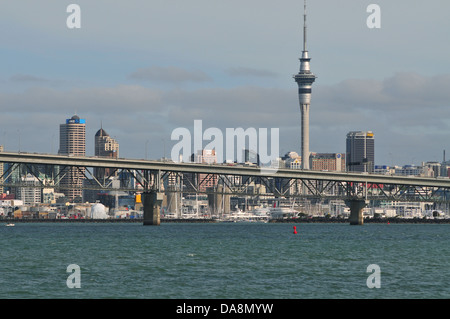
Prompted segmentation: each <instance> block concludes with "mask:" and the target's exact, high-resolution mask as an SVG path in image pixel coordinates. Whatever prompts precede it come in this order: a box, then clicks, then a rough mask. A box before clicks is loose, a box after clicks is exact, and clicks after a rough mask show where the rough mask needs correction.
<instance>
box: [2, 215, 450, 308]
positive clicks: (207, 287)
mask: <svg viewBox="0 0 450 319" xmlns="http://www.w3.org/2000/svg"><path fill="white" fill-rule="evenodd" d="M295 226H296V229H297V234H294V233H293V224H284V223H273V224H272V223H210V224H201V223H199V224H197V223H162V224H161V225H160V226H143V225H142V224H140V223H67V224H65V223H16V224H15V226H14V227H5V224H0V239H1V245H2V246H1V249H0V271H1V276H0V298H3V299H4V298H7V299H9V298H14V299H17V298H20V299H24V298H25V299H27V298H33V299H48V298H53V299H54V298H65V299H67V298H70V299H73V298H83V299H86V298H87V299H91V298H96V299H98V298H144V299H147V298H148V299H168V298H176V299H255V298H257V299H259V298H268V299H311V298H314V299H324V298H326V299H330V298H331V299H346V298H358V299H360V298H362V299H366V298H370V299H373V298H377V299H378V298H380V299H383V298H389V299H391V298H395V299H436V298H437V299H447V298H450V267H449V265H450V245H449V243H450V232H449V231H450V225H448V224H365V225H363V226H350V225H348V224H342V223H336V224H332V223H331V224H296V225H295ZM72 264H75V265H78V266H79V267H80V268H79V269H80V271H79V275H80V276H79V283H80V285H81V287H80V288H69V287H68V285H67V279H68V277H69V276H70V275H71V274H72V272H68V271H67V267H68V266H69V265H72ZM374 264H375V265H378V266H379V269H380V272H379V273H378V275H379V276H378V277H377V278H378V279H379V284H380V287H379V288H369V287H368V284H367V281H368V277H369V276H370V275H371V274H372V272H368V271H367V268H368V266H369V265H374Z"/></svg>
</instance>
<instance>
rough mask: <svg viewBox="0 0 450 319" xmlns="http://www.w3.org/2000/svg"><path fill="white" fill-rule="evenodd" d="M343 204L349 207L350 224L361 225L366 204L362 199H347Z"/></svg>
mask: <svg viewBox="0 0 450 319" xmlns="http://www.w3.org/2000/svg"><path fill="white" fill-rule="evenodd" d="M345 205H347V206H348V207H349V208H350V218H349V220H350V225H363V224H364V218H363V209H364V207H366V205H367V201H365V200H364V199H349V200H346V201H345Z"/></svg>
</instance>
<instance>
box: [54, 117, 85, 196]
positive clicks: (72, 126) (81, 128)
mask: <svg viewBox="0 0 450 319" xmlns="http://www.w3.org/2000/svg"><path fill="white" fill-rule="evenodd" d="M58 154H60V155H68V156H85V155H86V120H84V119H81V118H80V117H78V116H77V115H74V116H72V117H71V118H70V119H67V120H66V123H64V124H60V126H59V151H58ZM84 178H85V174H84V169H83V168H81V167H70V168H69V169H68V171H67V172H66V174H65V175H64V177H63V178H62V179H61V182H60V184H61V186H62V188H63V192H64V194H65V195H66V197H68V199H70V200H74V199H76V198H79V199H81V198H82V195H83V191H82V186H83V180H84Z"/></svg>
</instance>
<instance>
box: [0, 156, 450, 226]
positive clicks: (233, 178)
mask: <svg viewBox="0 0 450 319" xmlns="http://www.w3.org/2000/svg"><path fill="white" fill-rule="evenodd" d="M0 162H3V163H9V165H8V167H7V169H5V170H4V172H3V174H2V175H1V176H0V182H1V186H3V187H5V186H8V187H33V188H36V187H40V188H49V187H52V188H55V189H59V190H61V191H64V190H65V189H68V188H71V189H73V188H76V187H79V188H82V189H91V190H102V191H117V190H124V191H136V187H135V186H133V187H131V186H129V185H127V183H114V182H113V181H114V180H120V178H121V176H123V175H124V173H126V175H127V176H131V177H132V178H133V179H134V181H135V184H136V185H139V188H140V189H141V190H142V203H143V206H144V225H159V223H160V207H161V202H162V194H163V192H183V193H192V194H198V193H204V194H221V195H250V196H255V195H261V196H269V195H270V196H274V197H278V198H303V199H340V200H344V201H345V203H346V205H347V206H348V207H349V208H350V218H349V222H350V224H352V225H361V224H363V215H362V211H363V208H364V207H365V206H366V204H367V203H368V201H370V200H381V201H408V202H432V203H449V200H450V179H448V178H439V177H438V178H434V177H417V176H394V175H377V174H367V173H357V172H334V171H313V170H299V169H285V168H270V167H256V166H246V165H238V164H198V163H175V162H172V161H167V160H159V161H156V160H142V159H123V158H121V159H112V158H103V157H86V156H83V157H77V156H70V155H69V156H67V155H52V154H39V153H23V152H20V153H16V152H0ZM54 167H57V168H58V169H57V170H53V172H55V173H54V174H52V175H50V176H49V175H48V174H42V173H43V172H48V171H49V169H51V168H54ZM21 169H22V170H24V169H25V170H26V171H27V172H28V173H29V174H32V175H33V176H34V177H35V178H36V179H37V181H38V183H37V184H33V185H27V184H23V183H22V182H20V180H19V181H18V180H17V179H16V181H14V182H10V181H11V178H10V176H11V175H12V174H14V172H15V171H17V170H19V171H20V170H21ZM96 169H97V170H98V169H103V170H104V171H103V172H107V174H106V175H104V176H103V177H102V178H99V176H98V175H97V174H95V172H94V171H95V170H96ZM71 170H72V171H73V170H76V171H78V172H81V173H82V175H83V176H84V181H83V183H82V185H80V184H79V183H78V184H76V183H75V184H74V185H63V184H62V183H61V180H62V179H63V177H64V176H66V175H70V174H69V172H70V171H71ZM44 175H45V176H46V178H45V180H44V179H43V178H42V176H44ZM96 175H97V176H96ZM49 178H50V180H49ZM211 181H213V183H211ZM117 184H120V186H117ZM77 185H78V186H77ZM211 185H213V186H211Z"/></svg>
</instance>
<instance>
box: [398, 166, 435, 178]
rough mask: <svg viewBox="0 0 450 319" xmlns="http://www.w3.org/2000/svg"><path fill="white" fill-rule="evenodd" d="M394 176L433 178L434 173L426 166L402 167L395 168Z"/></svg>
mask: <svg viewBox="0 0 450 319" xmlns="http://www.w3.org/2000/svg"><path fill="white" fill-rule="evenodd" d="M394 174H395V175H400V176H422V177H433V176H434V171H433V169H432V168H430V167H427V166H416V165H404V166H402V167H396V168H395V170H394Z"/></svg>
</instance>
